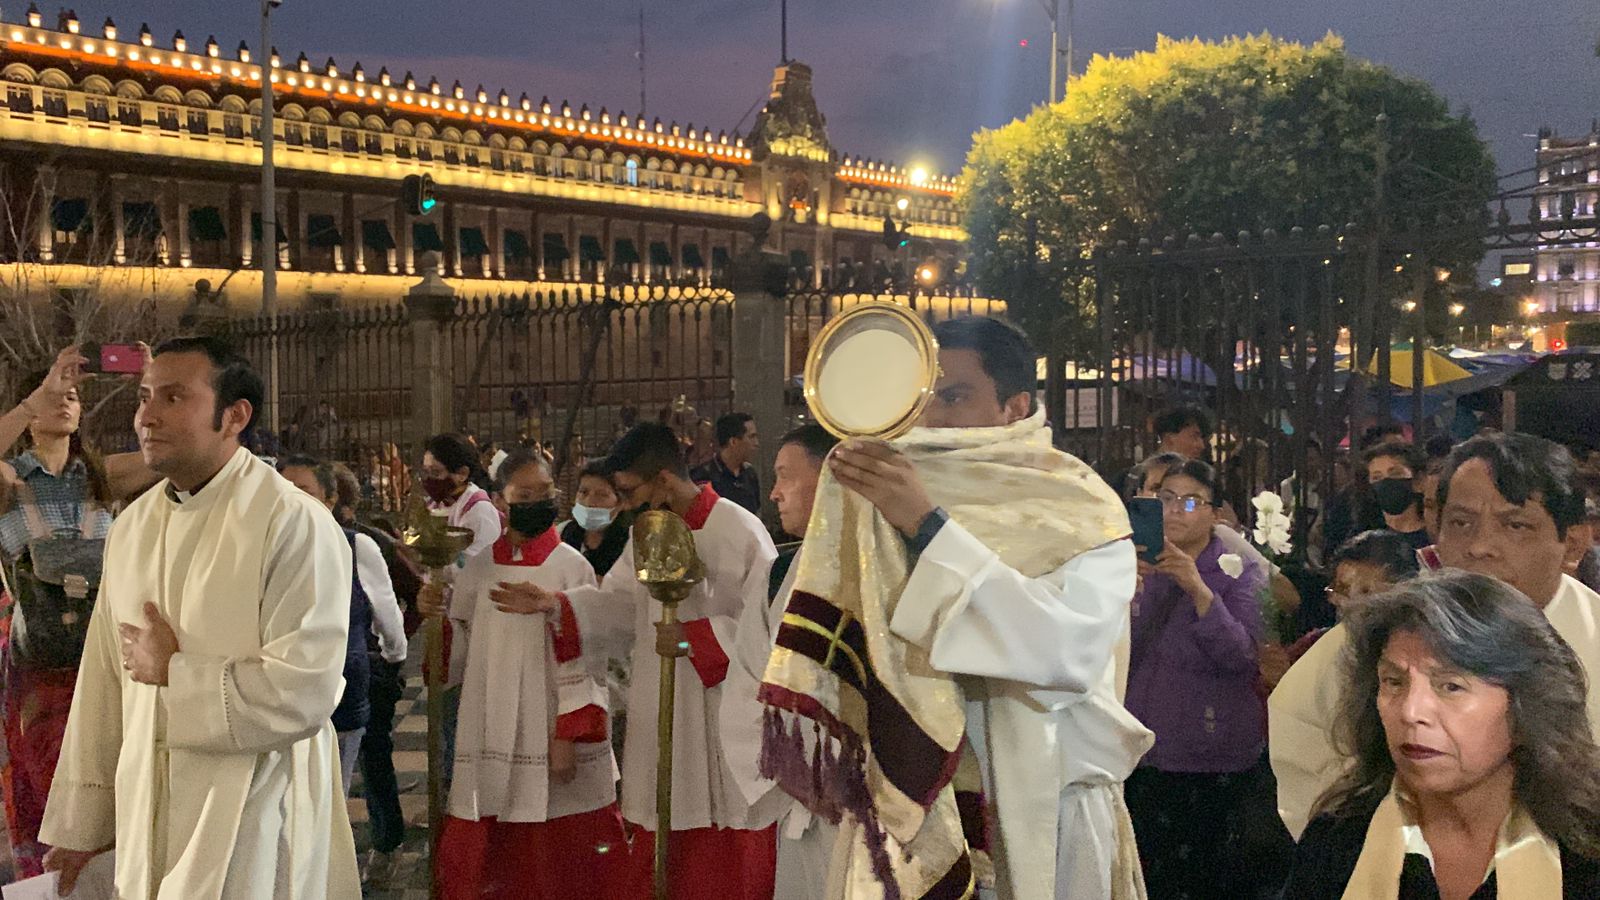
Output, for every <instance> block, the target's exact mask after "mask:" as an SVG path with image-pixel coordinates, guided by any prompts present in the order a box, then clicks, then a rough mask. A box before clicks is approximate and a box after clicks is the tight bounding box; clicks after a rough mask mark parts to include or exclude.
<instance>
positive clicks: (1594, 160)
mask: <svg viewBox="0 0 1600 900" xmlns="http://www.w3.org/2000/svg"><path fill="white" fill-rule="evenodd" d="M1538 170H1539V175H1538V178H1539V185H1538V187H1537V188H1536V189H1535V192H1534V196H1535V199H1534V207H1535V208H1536V209H1537V210H1538V212H1539V217H1540V218H1541V219H1543V220H1546V221H1549V222H1559V221H1560V220H1561V219H1563V218H1577V219H1590V218H1593V217H1594V216H1595V215H1596V213H1597V210H1600V126H1596V127H1595V128H1592V129H1591V130H1590V133H1589V134H1586V135H1584V136H1582V137H1577V138H1563V137H1559V136H1557V135H1556V134H1555V133H1554V132H1551V131H1549V130H1544V131H1541V132H1540V134H1539V150H1538ZM1597 247H1600V244H1596V243H1593V242H1588V243H1582V244H1572V243H1569V244H1566V245H1562V246H1557V245H1547V246H1543V247H1540V248H1539V249H1537V250H1536V251H1535V252H1534V256H1533V259H1532V260H1516V261H1513V262H1511V263H1510V264H1509V265H1508V266H1507V269H1506V272H1505V274H1506V275H1512V274H1522V273H1523V272H1526V274H1527V275H1529V276H1531V277H1532V279H1533V301H1534V305H1535V308H1534V310H1532V311H1537V312H1542V313H1573V312H1587V313H1595V312H1600V249H1597ZM1519 263H1530V264H1531V265H1530V266H1529V269H1530V270H1531V271H1530V270H1523V269H1521V266H1520V265H1519ZM1513 267H1515V268H1513Z"/></svg>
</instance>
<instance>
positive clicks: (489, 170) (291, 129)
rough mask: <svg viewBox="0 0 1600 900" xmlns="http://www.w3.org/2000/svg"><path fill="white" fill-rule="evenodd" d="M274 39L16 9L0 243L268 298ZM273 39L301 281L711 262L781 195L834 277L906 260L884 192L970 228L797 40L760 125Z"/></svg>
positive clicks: (277, 126)
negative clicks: (313, 53)
mask: <svg viewBox="0 0 1600 900" xmlns="http://www.w3.org/2000/svg"><path fill="white" fill-rule="evenodd" d="M263 62H264V60H262V59H261V54H260V53H259V52H253V51H252V50H251V49H250V48H248V47H246V46H245V45H244V44H243V43H241V44H239V45H238V47H237V48H236V49H235V50H232V51H228V52H224V50H223V48H222V47H221V46H219V44H218V42H217V40H216V39H215V38H207V39H206V40H205V41H203V42H201V41H189V40H187V39H186V38H185V37H184V36H183V34H182V33H181V32H179V33H178V34H176V35H174V36H173V37H172V38H171V39H168V40H163V41H159V42H158V41H156V40H155V39H154V37H153V35H152V34H151V33H150V31H149V29H148V28H147V27H146V28H140V29H139V30H138V32H137V33H132V32H131V30H127V29H120V28H118V27H117V26H116V25H115V24H114V23H113V22H112V21H111V20H109V19H108V20H106V21H105V23H104V24H103V25H100V26H89V25H86V24H85V23H82V22H79V21H78V20H77V18H76V16H75V15H74V14H72V13H63V14H61V15H60V16H59V18H58V20H57V21H54V22H51V23H48V27H47V23H46V22H44V21H43V17H42V16H41V14H40V13H39V12H38V10H37V9H35V8H33V7H30V8H29V9H28V11H27V13H26V15H25V17H24V21H22V22H6V23H4V24H3V25H0V77H3V79H4V82H5V84H4V96H3V97H0V100H3V101H4V106H3V107H0V142H3V144H0V147H3V149H0V158H3V159H4V161H5V162H6V163H7V166H6V168H7V170H8V180H7V191H8V194H7V196H6V197H5V198H4V200H5V207H6V210H7V212H8V213H9V217H8V220H9V221H10V222H11V223H12V224H13V225H14V226H18V227H17V228H15V229H14V230H16V231H18V232H19V233H21V234H22V235H23V238H24V239H23V240H22V241H21V244H22V246H19V247H5V248H0V252H3V253H5V254H6V255H7V256H9V257H10V258H11V259H12V260H13V261H17V260H19V259H20V260H23V261H25V262H26V263H28V264H32V263H37V264H38V265H39V266H40V267H41V271H43V272H45V273H46V274H47V276H48V277H49V278H51V279H52V280H54V281H55V282H58V283H60V284H63V285H70V284H72V283H73V282H74V281H81V280H83V279H86V278H97V279H102V280H103V279H104V278H105V277H106V276H107V274H108V272H110V271H112V270H115V274H116V275H118V276H119V277H120V278H121V279H122V281H123V286H122V287H121V288H118V290H121V291H125V292H129V293H136V294H141V295H144V296H156V297H163V298H165V297H174V296H187V295H188V294H189V292H190V291H191V290H192V289H193V285H194V284H195V282H196V281H197V280H199V279H201V278H204V279H206V280H208V281H210V282H211V283H212V284H213V285H220V284H221V283H222V282H223V281H224V280H225V279H226V280H227V291H226V292H227V295H228V296H229V297H230V298H232V302H233V303H234V304H235V305H247V304H248V303H250V302H253V301H254V299H255V298H258V297H259V295H260V288H259V284H260V278H259V271H252V269H253V267H255V266H258V265H259V258H258V256H259V254H260V252H261V249H260V230H261V229H260V216H259V214H258V208H257V204H258V200H259V196H260V194H259V188H258V186H257V185H258V179H259V171H260V168H259V167H260V162H261V151H260V144H259V142H258V135H259V132H260V120H259V118H258V115H259V112H260V79H261V72H262V68H263V67H262V63H263ZM270 63H271V66H272V73H273V74H272V77H273V79H274V81H275V84H276V91H277V99H276V103H275V108H276V116H275V119H274V132H275V134H276V151H275V160H276V165H277V168H278V174H277V187H278V203H279V208H278V210H277V211H276V213H277V219H278V222H279V225H280V228H279V233H278V234H277V235H275V236H274V237H275V238H276V240H275V241H274V243H275V245H276V250H277V253H278V263H279V267H280V268H281V269H282V270H284V271H283V273H282V274H281V275H280V280H279V294H280V297H281V298H282V302H283V304H284V305H285V306H291V307H292V306H295V305H299V304H303V303H305V302H306V301H307V299H308V298H316V299H321V300H331V299H335V298H339V299H342V300H343V301H344V302H346V303H355V302H366V301H368V300H370V299H377V298H381V299H384V300H393V299H394V298H395V297H397V296H398V295H399V294H400V293H402V292H403V290H404V289H405V287H406V286H407V285H409V284H411V283H414V282H415V280H416V277H415V276H416V274H417V265H418V258H419V256H420V254H421V253H422V252H424V251H428V250H436V251H438V252H440V253H441V254H442V256H443V259H444V266H445V274H446V276H447V277H453V278H454V279H459V281H456V282H455V283H456V285H457V287H459V288H462V289H464V290H466V291H468V292H477V293H482V292H487V291H496V292H499V291H504V290H522V289H524V288H531V287H534V286H536V285H539V284H541V283H542V284H543V286H548V285H549V284H550V283H560V282H600V281H605V280H633V281H642V282H649V283H654V284H660V283H708V282H711V281H713V280H714V279H715V278H716V276H718V275H719V274H720V273H721V272H722V271H723V270H725V269H726V268H727V266H728V265H729V261H730V259H732V258H733V257H734V256H735V255H736V254H738V253H739V252H741V251H742V250H744V249H745V248H747V247H748V245H749V243H750V241H751V237H750V236H749V235H750V232H751V229H750V224H749V223H750V219H751V217H752V216H753V215H754V214H755V213H757V212H759V211H765V212H767V213H768V214H769V215H770V216H771V217H772V219H773V220H774V223H775V224H774V226H773V232H772V234H773V237H772V239H771V241H772V244H773V245H774V246H776V247H777V248H778V249H779V250H781V251H782V252H783V253H784V254H785V256H786V257H788V258H789V259H790V261H791V264H792V265H793V267H794V268H795V270H796V272H797V275H798V277H800V278H801V279H803V280H807V281H810V282H811V283H813V284H815V285H818V286H820V285H823V284H827V283H830V282H836V281H837V280H838V279H840V278H841V277H846V276H854V275H856V274H858V273H860V272H862V271H866V272H867V273H869V274H870V273H872V272H881V271H882V270H883V269H882V267H884V266H892V265H895V264H901V263H904V262H906V261H908V257H903V256H901V255H899V254H891V253H890V251H889V250H887V249H886V248H885V247H884V246H883V244H882V242H881V237H882V233H883V222H884V218H885V216H887V215H893V216H894V218H895V219H896V220H897V221H908V222H909V223H910V227H911V232H912V234H913V235H915V237H916V238H917V240H918V243H916V244H914V245H913V247H914V249H915V250H916V251H917V252H918V253H937V254H943V255H946V256H953V255H954V254H956V253H957V252H959V247H960V242H961V241H962V240H963V239H964V234H963V232H962V231H961V229H960V226H959V224H958V217H957V212H956V210H955V208H954V205H953V202H952V195H953V192H954V183H953V180H952V179H951V178H949V177H946V176H941V175H935V174H930V173H927V172H925V171H923V170H921V169H916V170H913V171H908V170H906V169H903V168H899V167H896V166H892V165H888V164H885V163H881V162H868V161H864V160H856V159H852V158H849V157H842V156H841V155H840V154H839V153H837V152H836V151H835V150H834V149H833V147H832V146H831V145H830V144H829V142H828V138H827V134H826V131H825V128H824V122H823V118H822V116H821V115H820V114H819V113H818V111H817V107H816V104H815V102H814V100H813V99H812V95H811V72H810V69H808V68H807V67H806V66H804V65H802V64H800V63H788V64H786V65H784V66H781V67H779V69H778V70H777V73H776V75H775V77H774V79H773V86H772V96H771V100H770V102H769V104H768V106H767V108H766V109H765V110H764V111H763V112H762V114H761V116H760V118H759V119H758V120H757V122H756V124H755V126H754V128H753V130H752V132H751V134H750V135H749V136H748V137H740V136H739V135H737V134H733V135H730V134H726V133H722V132H716V133H714V132H713V131H712V130H711V129H709V128H699V127H696V126H694V125H687V126H685V125H679V124H677V123H666V122H662V121H661V120H660V119H653V118H652V119H649V120H646V119H645V118H644V117H643V116H635V115H629V114H628V113H626V112H624V111H621V110H618V111H616V112H612V111H611V110H609V109H608V108H606V107H600V108H598V109H594V108H591V107H590V106H587V105H584V106H579V107H577V108H574V107H573V106H572V105H571V104H569V103H567V102H565V101H563V102H560V103H554V102H551V101H550V100H548V99H541V100H537V101H535V100H531V99H530V98H529V97H528V95H526V94H523V95H521V96H518V97H515V98H513V97H512V96H511V95H510V94H509V93H507V92H506V91H503V90H501V91H497V92H495V93H490V92H489V91H486V90H485V89H484V88H483V87H482V86H478V87H476V88H473V89H470V90H469V89H466V88H464V87H463V86H462V85H461V84H460V83H459V82H456V83H453V84H450V85H449V86H445V85H443V84H441V83H440V82H439V80H437V79H435V78H428V79H426V80H419V79H417V78H415V77H413V76H412V74H411V73H409V72H407V73H403V74H394V73H391V72H389V71H388V70H387V69H378V70H376V71H372V70H368V69H365V68H363V67H362V66H361V65H360V64H359V63H357V64H354V65H351V66H350V67H349V68H345V67H343V66H340V65H337V64H336V63H335V62H334V61H333V60H332V59H329V60H327V61H325V62H322V63H320V64H313V63H312V62H311V61H310V60H309V59H307V57H306V56H305V54H303V53H302V54H299V55H298V56H297V57H296V58H293V59H288V58H283V59H280V58H279V56H278V54H277V53H276V52H273V53H272V58H271V60H270ZM34 166H37V171H36V172H35V170H34V168H33V167H34ZM19 172H22V173H24V174H26V176H27V177H28V178H29V179H32V183H34V184H35V185H36V187H34V188H31V189H29V188H24V187H21V186H20V185H21V182H20V181H19V176H18V173H19ZM413 173H428V174H430V175H431V176H432V177H433V178H434V179H435V181H436V182H437V184H438V197H439V201H440V203H439V206H438V208H437V209H436V210H435V211H434V212H433V213H432V214H431V215H429V216H426V217H413V216H410V215H407V214H406V212H405V211H404V210H403V209H402V208H401V204H400V203H398V202H396V201H397V199H398V197H399V188H400V182H401V180H402V179H403V178H404V177H405V176H407V175H409V174H413ZM30 190H31V191H32V193H34V194H36V195H37V196H34V197H32V198H31V199H30V198H29V197H28V196H26V195H27V194H29V192H30ZM902 203H903V206H902ZM922 242H926V243H925V244H924V243H922ZM230 276H231V277H230Z"/></svg>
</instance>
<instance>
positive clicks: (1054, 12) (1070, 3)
mask: <svg viewBox="0 0 1600 900" xmlns="http://www.w3.org/2000/svg"><path fill="white" fill-rule="evenodd" d="M1075 4H1076V0H1067V19H1066V23H1065V24H1066V35H1065V37H1066V44H1067V49H1066V57H1067V76H1068V77H1069V78H1070V77H1071V76H1072V11H1073V7H1074V5H1075ZM1039 6H1040V7H1041V8H1043V9H1044V14H1045V15H1046V16H1048V17H1049V18H1050V105H1051V106H1054V105H1055V103H1056V101H1057V100H1059V99H1061V95H1060V94H1059V93H1058V92H1059V91H1060V90H1061V70H1060V65H1061V56H1062V51H1061V40H1062V37H1063V35H1062V33H1061V26H1062V24H1063V23H1062V21H1061V0H1039Z"/></svg>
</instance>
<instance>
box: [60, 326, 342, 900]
mask: <svg viewBox="0 0 1600 900" xmlns="http://www.w3.org/2000/svg"><path fill="white" fill-rule="evenodd" d="M261 397H262V385H261V380H260V378H259V377H257V376H256V375H255V373H254V372H252V371H251V370H250V367H249V364H248V363H246V362H245V361H244V360H243V359H242V358H241V357H239V356H237V355H236V354H234V353H233V351H232V350H230V349H228V348H227V347H226V345H224V344H222V343H221V342H220V341H217V340H215V339H211V338H189V339H179V340H175V341H169V342H167V343H166V344H163V345H162V346H161V347H159V348H157V350H156V353H155V357H154V359H153V360H152V361H151V362H150V364H149V367H148V368H147V369H146V370H145V372H144V375H143V380H142V383H141V385H140V388H139V411H138V414H137V415H136V417H135V419H134V425H135V429H136V430H137V431H138V434H139V443H140V449H141V452H142V453H143V454H144V458H145V462H146V463H147V464H148V465H149V466H150V468H151V469H153V470H154V471H156V472H158V473H160V474H161V475H163V476H165V478H166V480H165V481H163V482H162V483H161V484H159V485H157V486H156V487H155V488H153V489H151V490H150V491H148V492H147V493H145V494H144V496H142V497H140V498H139V499H138V500H136V501H135V502H134V503H133V504H132V505H131V506H130V507H128V509H127V511H126V512H124V513H123V514H122V516H121V518H119V519H118V520H117V522H116V524H115V525H114V526H113V528H112V531H111V536H110V538H109V540H108V541H107V545H106V554H105V569H104V573H103V579H102V588H101V593H100V597H99V601H98V603H97V604H96V607H95V610H94V614H93V618H92V620H91V623H90V637H89V643H88V646H87V647H86V648H85V651H84V657H83V666H82V668H81V669H80V670H79V674H78V684H77V692H76V694H75V696H74V698H73V704H72V713H71V717H70V719H69V720H68V724H67V733H66V739H65V741H64V742H63V745H62V750H61V762H60V765H59V767H58V768H57V770H56V777H55V782H54V784H53V786H52V788H51V792H50V802H49V805H48V807H47V808H46V811H45V820H44V828H43V831H42V837H43V839H44V840H46V841H48V842H49V843H50V844H51V845H53V846H54V847H55V849H54V850H52V851H51V853H50V855H49V856H48V857H47V858H46V860H45V866H46V868H47V869H54V870H58V871H60V872H61V889H62V892H63V893H66V892H69V891H70V890H71V888H72V887H73V885H74V883H75V882H76V880H77V875H78V873H79V872H81V871H82V868H83V865H84V864H85V863H86V862H88V860H89V859H90V858H91V857H93V856H94V855H95V854H96V853H97V852H99V851H101V850H105V849H110V848H112V847H113V846H114V847H115V849H116V883H117V896H118V897H121V898H125V900H151V898H156V900H214V898H229V900H232V898H263V900H264V898H299V897H326V898H330V900H354V898H356V897H359V896H360V894H361V889H360V885H359V882H358V879H357V876H356V864H355V844H354V840H353V837H352V834H351V831H350V823H349V819H348V817H347V815H346V812H345V805H344V803H343V801H342V799H341V795H340V789H341V785H340V779H339V764H338V749H337V745H336V739H335V736H334V730H333V723H332V722H331V721H330V720H329V716H330V715H331V714H332V712H333V708H334V704H335V702H336V701H337V700H338V698H339V693H340V689H341V685H342V681H343V679H342V671H343V667H344V656H345V652H344V648H345V643H346V632H347V630H348V628H349V621H350V584H351V577H352V575H351V556H350V544H349V543H348V542H347V541H346V540H345V537H344V535H343V534H342V533H341V532H340V531H339V526H338V523H337V522H335V521H334V519H333V517H332V516H330V515H328V511H327V510H326V509H325V508H323V507H322V506H321V505H320V504H318V503H317V502H316V501H315V500H313V499H312V498H310V497H308V496H306V495H305V494H304V493H302V492H301V491H300V490H299V489H297V488H295V487H294V485H292V484H290V483H289V482H287V481H285V480H284V479H282V478H280V477H279V476H278V473H277V472H275V471H274V470H273V469H272V467H271V466H269V465H267V464H266V463H264V462H262V461H260V460H258V459H256V458H255V457H253V456H251V455H250V453H249V451H247V450H245V449H243V448H242V447H241V446H240V443H239V438H240V435H241V434H243V433H244V432H245V431H246V430H248V428H249V427H250V425H251V423H252V420H253V418H254V415H255V410H256V409H257V408H258V406H259V405H260V402H261Z"/></svg>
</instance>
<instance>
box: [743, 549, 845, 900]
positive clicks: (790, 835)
mask: <svg viewBox="0 0 1600 900" xmlns="http://www.w3.org/2000/svg"><path fill="white" fill-rule="evenodd" d="M799 574H800V559H799V556H798V555H797V556H796V557H795V558H794V560H793V561H792V562H791V563H790V565H789V571H788V572H787V573H785V574H784V578H783V584H782V585H781V586H780V587H779V588H778V592H777V593H776V594H775V595H773V598H772V600H771V601H770V602H768V603H763V604H759V605H757V604H754V603H752V604H750V605H749V606H747V607H745V612H744V617H743V618H742V619H740V620H739V630H738V634H737V635H736V636H735V638H734V650H733V652H731V653H729V654H728V657H729V665H728V680H727V683H726V684H725V685H724V686H723V689H722V711H721V712H722V721H723V723H724V726H725V727H726V728H727V731H728V732H729V733H731V734H734V735H740V734H745V733H748V731H749V730H750V729H753V728H754V729H759V728H760V727H761V722H762V716H763V715H764V711H765V709H766V707H765V705H764V704H762V703H761V701H760V700H758V699H757V698H756V692H757V690H758V689H759V688H760V687H761V676H762V675H763V674H764V673H765V672H766V670H767V659H768V658H769V657H770V656H771V655H772V648H773V646H774V645H775V644H776V643H777V641H778V628H779V626H781V625H782V624H783V612H784V610H785V609H787V608H788V606H789V595H790V594H792V593H793V592H794V582H795V577H796V576H797V575H799ZM810 750H811V748H810V747H808V748H807V753H808V754H809V752H810ZM723 752H724V753H725V754H727V759H728V767H729V769H730V770H731V771H732V772H733V776H734V779H735V780H736V781H738V783H739V788H740V789H741V790H742V791H743V792H744V797H745V800H746V801H747V802H749V804H750V807H751V811H752V814H751V819H752V820H753V824H754V825H765V824H767V823H768V822H771V821H774V820H775V821H776V822H777V823H778V873H777V894H776V895H775V896H774V898H773V900H823V898H824V897H825V896H826V895H827V891H826V889H827V879H828V863H829V859H830V858H831V857H832V855H833V843H834V840H835V838H836V836H837V835H838V831H839V829H838V827H837V826H835V825H833V824H831V823H829V822H827V821H826V820H824V819H819V818H817V817H816V816H814V815H812V814H811V813H810V811H808V810H807V809H806V808H805V807H804V806H801V805H800V802H799V801H798V800H795V799H794V798H793V797H790V796H788V795H787V794H784V793H783V791H782V790H781V789H780V788H779V787H778V786H777V784H776V783H774V782H773V781H772V780H771V779H768V778H762V777H761V769H760V753H761V746H760V744H759V743H757V744H752V743H750V742H749V741H742V740H735V741H731V742H728V743H726V744H725V745H724V746H723Z"/></svg>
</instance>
